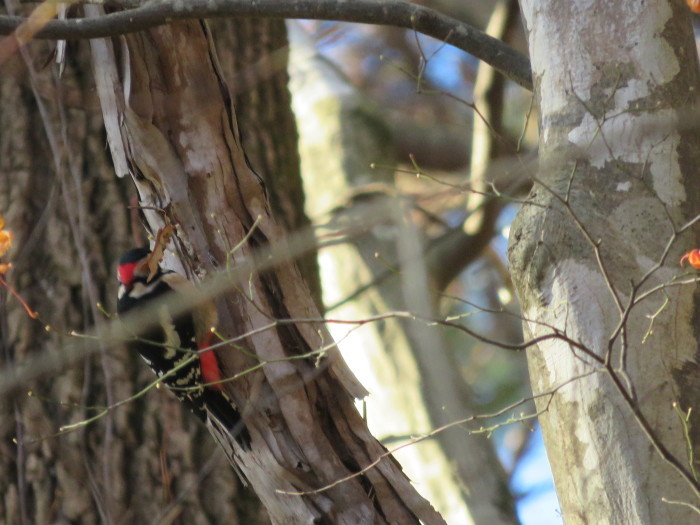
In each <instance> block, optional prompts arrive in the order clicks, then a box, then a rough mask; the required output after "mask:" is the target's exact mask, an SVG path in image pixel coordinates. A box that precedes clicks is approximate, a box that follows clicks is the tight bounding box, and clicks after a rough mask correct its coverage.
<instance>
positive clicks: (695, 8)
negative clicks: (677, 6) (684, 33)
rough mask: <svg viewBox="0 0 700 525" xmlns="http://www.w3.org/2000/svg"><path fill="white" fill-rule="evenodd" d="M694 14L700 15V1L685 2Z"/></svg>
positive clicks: (689, 0)
mask: <svg viewBox="0 0 700 525" xmlns="http://www.w3.org/2000/svg"><path fill="white" fill-rule="evenodd" d="M685 3H686V4H688V7H690V10H691V11H692V12H693V13H700V0H685Z"/></svg>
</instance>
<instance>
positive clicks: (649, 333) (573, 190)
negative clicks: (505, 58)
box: [509, 0, 700, 525]
mask: <svg viewBox="0 0 700 525" xmlns="http://www.w3.org/2000/svg"><path fill="white" fill-rule="evenodd" d="M682 4H683V3H682V2H676V1H667V0H656V1H652V2H646V3H639V2H633V1H620V2H607V1H603V0H601V1H598V0H594V1H593V2H588V3H587V4H585V5H584V4H581V3H576V2H546V1H542V0H527V1H523V2H521V6H522V11H523V14H524V17H525V21H526V25H527V30H528V33H529V45H530V55H531V57H532V63H533V72H534V80H535V86H536V93H537V100H538V103H539V108H540V137H541V138H540V148H539V152H540V171H539V174H538V177H539V180H538V181H537V183H536V184H535V187H534V189H533V191H532V194H531V196H530V201H531V204H530V205H527V204H526V205H524V206H523V208H522V210H521V212H520V214H519V215H518V218H517V220H516V222H515V223H514V225H513V228H512V230H511V239H510V242H511V247H510V254H509V258H510V261H511V266H512V270H513V278H514V281H515V283H516V286H517V289H518V295H519V297H520V301H521V304H522V308H523V314H524V317H525V319H526V322H525V328H526V330H527V331H528V332H529V333H530V335H531V336H532V337H543V336H548V335H551V334H555V336H554V337H553V338H550V339H547V340H545V341H540V342H539V344H538V345H537V346H536V347H534V348H532V350H531V351H530V352H529V365H530V374H531V377H532V385H533V390H534V391H535V393H536V394H540V395H543V394H546V393H548V392H554V391H555V390H556V392H555V393H553V395H552V397H551V398H550V396H543V397H540V398H539V399H538V405H539V407H540V409H543V410H546V411H545V412H544V413H543V414H542V416H541V417H540V420H541V422H542V428H543V431H544V436H545V442H546V445H547V451H548V455H549V458H550V462H551V464H552V468H553V472H554V477H555V483H556V486H557V492H558V495H559V500H560V502H561V505H562V511H563V516H564V519H565V521H566V522H567V523H620V524H622V523H644V524H654V525H658V524H670V523H691V522H693V521H694V520H697V517H698V516H697V513H696V512H695V511H697V507H698V504H699V503H700V498H699V496H700V491H699V490H698V480H697V478H695V477H694V474H693V472H697V468H698V466H699V464H698V463H697V458H698V457H700V456H699V453H700V450H699V448H698V447H700V426H699V425H698V424H697V415H696V414H695V411H696V408H697V406H698V403H699V402H700V387H699V385H700V367H698V353H697V349H698V341H697V327H698V322H697V319H698V313H697V311H698V304H699V303H698V300H697V298H698V295H697V287H696V286H695V284H694V283H693V279H689V280H688V279H686V281H689V282H688V284H682V285H681V282H683V280H682V279H681V278H680V276H681V273H682V270H681V269H680V268H679V267H678V260H679V258H680V255H681V254H682V253H683V252H684V251H685V250H687V249H688V248H690V247H693V245H694V244H695V246H697V236H696V237H695V243H693V237H692V236H691V235H690V234H689V232H688V231H687V230H686V231H684V233H683V234H682V235H676V232H678V233H680V232H681V229H682V226H683V225H684V224H686V223H687V222H688V221H689V220H691V219H692V218H693V217H695V216H696V215H697V213H698V211H699V210H700V200H699V197H700V193H699V191H698V190H699V189H700V185H698V181H697V177H696V172H697V166H698V163H699V162H700V151H699V150H698V147H697V145H698V139H699V135H698V132H697V127H696V126H695V123H693V126H692V127H690V126H687V125H686V123H685V122H684V120H683V118H682V116H683V115H684V114H685V113H687V112H688V111H689V110H691V109H693V108H695V107H696V106H695V103H696V100H697V86H698V85H699V84H698V80H699V79H700V75H699V74H698V57H697V54H696V51H695V44H694V41H693V38H692V31H691V27H690V23H689V13H688V11H687V9H686V7H685V5H682ZM667 248H670V249H668V251H666V250H667ZM686 277H687V275H686ZM655 287H656V288H655ZM652 290H655V291H652ZM674 403H677V406H678V408H679V409H680V410H681V411H683V412H686V411H688V410H690V409H691V408H692V410H693V413H692V417H691V420H690V427H689V429H688V432H689V435H688V437H687V438H686V437H685V430H684V426H683V424H682V422H681V418H680V417H679V414H678V413H676V411H674ZM689 446H691V447H692V448H693V449H694V457H695V458H696V459H695V461H694V464H691V463H690V455H689V449H688V447H689ZM693 469H695V470H694V471H693ZM665 499H666V500H674V501H676V502H682V503H687V504H691V505H694V506H695V507H696V508H695V510H693V509H692V508H689V507H688V506H685V505H681V504H674V503H669V502H667V501H665Z"/></svg>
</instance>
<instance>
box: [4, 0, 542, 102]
mask: <svg viewBox="0 0 700 525" xmlns="http://www.w3.org/2000/svg"><path fill="white" fill-rule="evenodd" d="M113 3H114V4H115V5H118V6H120V7H132V6H133V5H134V2H133V1H132V0H125V1H122V2H118V1H117V2H113ZM234 16H256V17H264V18H296V19H314V20H337V21H343V22H355V23H363V24H373V25H389V26H395V27H403V28H405V29H413V30H415V31H417V32H419V33H423V34H425V35H428V36H431V37H433V38H436V39H438V40H444V41H446V42H449V43H450V44H451V45H453V46H455V47H457V48H459V49H461V50H463V51H466V52H467V53H469V54H471V55H473V56H475V57H476V58H478V59H480V60H483V61H484V62H487V63H488V64H490V65H491V66H492V67H493V68H494V69H496V70H498V71H499V72H501V73H502V74H504V75H505V76H506V77H508V78H510V79H511V80H513V81H514V82H516V83H517V84H519V85H521V86H523V87H524V88H526V89H530V90H531V89H532V79H531V71H530V63H529V61H528V59H527V58H526V57H525V56H523V55H522V54H520V53H518V52H517V51H515V50H514V49H513V48H511V47H509V46H507V45H505V44H504V43H503V42H501V41H500V40H498V39H495V38H493V37H490V36H488V35H486V34H485V33H483V32H481V31H479V30H478V29H476V28H474V27H472V26H470V25H468V24H465V23H463V22H460V21H459V20H456V19H454V18H451V17H449V16H446V15H443V14H441V13H439V12H437V11H435V10H433V9H429V8H427V7H424V6H420V5H416V4H411V3H409V2H405V1H402V0H386V1H383V2H376V1H373V0H353V1H352V2H338V1H337V0H263V1H260V2H250V0H188V1H187V2H159V3H149V4H147V5H144V6H143V7H137V8H134V9H127V10H126V11H119V12H116V13H111V14H108V15H106V16H104V17H100V18H92V19H85V18H80V19H72V20H51V21H49V22H47V23H46V25H45V26H44V27H43V28H42V29H41V30H40V31H39V32H37V33H36V35H34V38H42V39H81V38H97V37H108V36H115V35H122V34H125V33H133V32H136V31H142V30H144V29H148V28H150V27H154V26H157V25H162V24H165V23H166V22H170V21H172V20H183V19H192V18H218V17H234ZM23 21H25V19H24V18H21V17H15V16H0V34H5V35H7V34H10V33H11V32H12V31H14V30H15V29H16V28H17V27H18V26H19V25H20V24H21V23H22V22H23Z"/></svg>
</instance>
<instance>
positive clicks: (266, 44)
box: [209, 18, 321, 308]
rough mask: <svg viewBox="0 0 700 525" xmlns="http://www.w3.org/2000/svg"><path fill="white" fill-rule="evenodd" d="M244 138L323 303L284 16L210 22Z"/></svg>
mask: <svg viewBox="0 0 700 525" xmlns="http://www.w3.org/2000/svg"><path fill="white" fill-rule="evenodd" d="M209 23H210V24H211V27H212V33H213V35H214V37H215V38H214V40H215V42H216V48H217V53H218V56H219V61H220V63H221V70H222V72H223V75H224V78H225V79H226V83H227V84H228V87H229V91H230V92H231V96H232V98H233V107H234V108H236V116H237V118H238V121H239V123H240V130H241V141H242V142H243V145H244V147H245V151H246V155H247V156H248V158H249V159H250V163H251V165H252V166H253V169H255V171H256V172H257V173H259V174H260V176H261V177H263V179H264V180H265V183H266V184H267V185H268V187H270V188H273V189H274V191H270V192H268V196H269V198H270V206H271V208H272V213H273V214H274V215H275V218H276V219H277V221H278V222H280V223H281V224H282V225H284V227H285V229H286V230H287V231H289V232H290V233H296V236H295V237H296V238H297V239H298V242H299V243H300V244H301V246H300V247H299V248H300V250H299V251H300V252H303V253H306V255H303V256H301V257H300V259H299V260H298V264H299V269H300V271H301V273H302V275H303V276H304V280H305V281H306V282H307V284H308V285H309V289H310V290H311V293H312V295H313V297H314V299H315V300H316V303H317V305H318V306H319V308H320V307H321V284H320V281H319V276H318V264H317V262H316V250H315V248H314V246H315V240H314V236H313V232H312V231H311V230H310V223H309V219H308V217H307V216H306V214H305V213H304V189H303V187H302V182H301V172H300V160H299V152H298V150H297V142H298V134H297V128H296V123H295V121H294V114H293V113H292V109H291V104H292V102H291V96H290V94H289V90H288V89H287V83H288V81H289V76H288V74H287V62H288V58H289V57H288V55H289V45H288V42H287V31H286V28H285V22H284V20H281V19H259V18H233V19H225V20H212V21H209Z"/></svg>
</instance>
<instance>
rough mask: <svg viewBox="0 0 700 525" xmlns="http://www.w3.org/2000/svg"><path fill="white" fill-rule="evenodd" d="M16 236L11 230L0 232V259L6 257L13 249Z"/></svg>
mask: <svg viewBox="0 0 700 525" xmlns="http://www.w3.org/2000/svg"><path fill="white" fill-rule="evenodd" d="M14 237H15V236H14V234H13V233H12V232H11V231H9V230H0V257H2V256H3V255H5V254H6V253H7V252H8V251H9V250H10V248H11V247H12V239H14Z"/></svg>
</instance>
